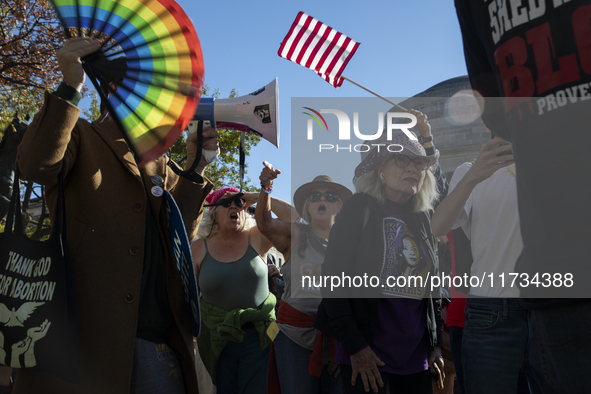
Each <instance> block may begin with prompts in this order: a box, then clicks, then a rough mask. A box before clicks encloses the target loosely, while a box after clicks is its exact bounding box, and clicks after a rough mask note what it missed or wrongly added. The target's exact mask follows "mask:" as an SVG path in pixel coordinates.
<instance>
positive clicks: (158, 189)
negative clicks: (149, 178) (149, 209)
mask: <svg viewBox="0 0 591 394" xmlns="http://www.w3.org/2000/svg"><path fill="white" fill-rule="evenodd" d="M163 194H164V190H162V188H161V187H160V186H154V187H152V195H153V196H154V197H162V195H163Z"/></svg>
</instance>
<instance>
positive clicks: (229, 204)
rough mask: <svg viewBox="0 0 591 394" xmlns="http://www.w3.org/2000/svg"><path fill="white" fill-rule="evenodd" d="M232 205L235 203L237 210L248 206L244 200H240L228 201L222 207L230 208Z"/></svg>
mask: <svg viewBox="0 0 591 394" xmlns="http://www.w3.org/2000/svg"><path fill="white" fill-rule="evenodd" d="M232 203H234V205H236V207H237V208H242V207H243V206H244V204H246V201H244V200H243V199H242V198H239V199H238V200H232V201H226V202H224V203H222V207H224V208H230V206H231V205H232Z"/></svg>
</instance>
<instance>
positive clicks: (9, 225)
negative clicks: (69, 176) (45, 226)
mask: <svg viewBox="0 0 591 394" xmlns="http://www.w3.org/2000/svg"><path fill="white" fill-rule="evenodd" d="M19 179H20V171H19V169H18V166H16V168H15V171H14V182H13V185H12V198H11V200H10V207H9V208H8V216H7V218H6V227H5V230H4V231H10V232H13V233H15V234H24V229H23V221H22V208H21V193H20V184H19ZM57 198H58V200H57V206H56V212H55V223H54V224H53V226H52V233H51V236H52V237H53V236H54V235H55V234H62V236H63V237H64V238H65V237H66V225H65V221H64V218H65V216H66V201H65V198H64V175H63V172H60V174H59V190H58V197H57ZM15 213H16V215H17V220H16V222H14V215H15ZM62 223H63V228H62ZM13 224H14V231H13Z"/></svg>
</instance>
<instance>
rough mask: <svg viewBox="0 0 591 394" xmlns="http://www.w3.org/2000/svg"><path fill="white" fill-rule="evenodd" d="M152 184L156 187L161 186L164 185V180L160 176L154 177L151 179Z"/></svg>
mask: <svg viewBox="0 0 591 394" xmlns="http://www.w3.org/2000/svg"><path fill="white" fill-rule="evenodd" d="M150 179H151V180H152V183H153V184H154V185H156V186H162V185H163V184H164V179H162V177H161V176H160V175H154V176H153V177H152V178H150Z"/></svg>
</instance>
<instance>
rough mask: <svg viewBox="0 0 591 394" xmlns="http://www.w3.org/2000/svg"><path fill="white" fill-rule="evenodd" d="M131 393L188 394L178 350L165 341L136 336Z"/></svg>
mask: <svg viewBox="0 0 591 394" xmlns="http://www.w3.org/2000/svg"><path fill="white" fill-rule="evenodd" d="M130 392H131V394H186V390H185V381H184V378H183V370H182V368H181V362H180V361H179V359H178V356H177V352H176V351H174V350H173V349H172V348H170V347H169V346H168V345H166V344H164V343H159V344H156V343H153V342H150V341H146V340H144V339H140V338H136V339H135V347H134V351H133V367H132V372H131V390H130Z"/></svg>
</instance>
